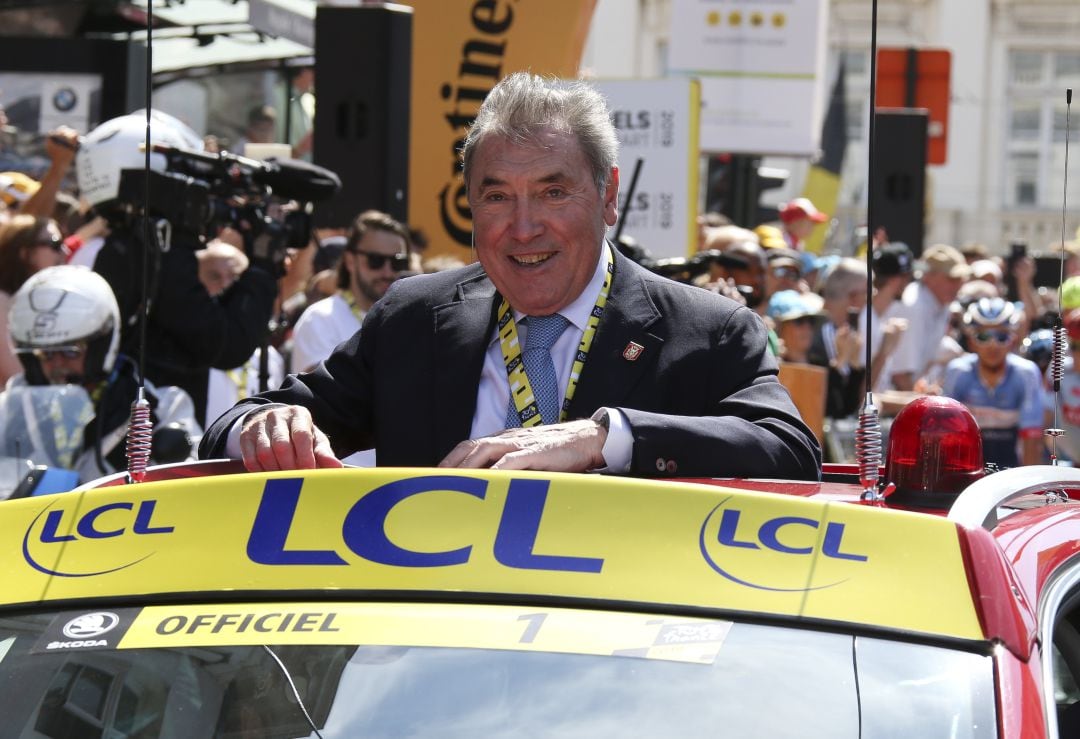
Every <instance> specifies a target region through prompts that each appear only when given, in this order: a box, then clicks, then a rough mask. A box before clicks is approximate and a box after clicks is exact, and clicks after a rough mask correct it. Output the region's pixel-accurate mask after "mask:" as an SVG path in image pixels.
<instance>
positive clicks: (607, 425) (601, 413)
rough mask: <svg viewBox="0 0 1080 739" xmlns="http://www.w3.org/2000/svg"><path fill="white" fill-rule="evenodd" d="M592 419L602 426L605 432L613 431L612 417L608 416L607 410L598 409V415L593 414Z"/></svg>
mask: <svg viewBox="0 0 1080 739" xmlns="http://www.w3.org/2000/svg"><path fill="white" fill-rule="evenodd" d="M590 419H591V420H593V421H596V422H597V423H598V424H600V427H601V428H603V429H604V431H611V416H609V415H608V409H607V408H597V409H596V413H594V414H592V416H590Z"/></svg>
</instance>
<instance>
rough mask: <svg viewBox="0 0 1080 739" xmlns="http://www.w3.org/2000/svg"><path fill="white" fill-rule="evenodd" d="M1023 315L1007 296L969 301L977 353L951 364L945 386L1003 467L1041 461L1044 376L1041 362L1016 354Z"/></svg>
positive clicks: (967, 322) (967, 327)
mask: <svg viewBox="0 0 1080 739" xmlns="http://www.w3.org/2000/svg"><path fill="white" fill-rule="evenodd" d="M1020 319H1021V312H1020V310H1019V309H1018V308H1017V307H1016V306H1015V305H1014V304H1013V303H1010V302H1008V301H1006V300H1004V299H1002V298H980V299H979V300H977V301H975V302H974V303H972V304H971V305H969V306H968V308H967V311H965V313H964V333H965V334H966V336H967V339H968V345H969V346H970V347H971V349H972V350H973V351H972V352H971V353H969V354H965V355H964V356H962V357H957V358H956V359H954V360H952V361H951V362H949V365H948V366H947V367H946V368H945V381H944V383H943V386H942V395H946V396H948V397H950V398H955V399H957V400H959V401H960V402H961V403H963V404H964V405H966V406H967V407H968V408H969V409H970V410H971V412H972V414H973V415H974V416H975V420H976V421H977V422H978V424H979V431H980V433H981V435H982V443H983V458H984V459H985V460H986V461H987V462H990V463H993V464H996V465H998V466H999V467H1016V466H1017V465H1020V464H1025V465H1027V464H1040V463H1041V462H1042V443H1043V442H1042V423H1043V407H1042V378H1041V376H1040V373H1039V367H1038V365H1036V364H1035V363H1034V362H1032V361H1030V360H1027V359H1024V358H1023V357H1020V356H1019V355H1017V354H1014V353H1013V352H1012V350H1013V349H1014V348H1015V347H1016V345H1017V327H1018V325H1019V323H1020ZM1018 448H1019V453H1018Z"/></svg>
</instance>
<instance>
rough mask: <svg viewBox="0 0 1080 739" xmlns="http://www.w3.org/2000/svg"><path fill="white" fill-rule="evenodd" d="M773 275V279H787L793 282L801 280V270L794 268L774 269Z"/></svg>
mask: <svg viewBox="0 0 1080 739" xmlns="http://www.w3.org/2000/svg"><path fill="white" fill-rule="evenodd" d="M772 273H773V277H775V278H777V279H778V280H782V279H784V278H785V277H786V278H788V279H792V280H797V279H799V270H797V269H794V268H792V267H774V268H773V271H772Z"/></svg>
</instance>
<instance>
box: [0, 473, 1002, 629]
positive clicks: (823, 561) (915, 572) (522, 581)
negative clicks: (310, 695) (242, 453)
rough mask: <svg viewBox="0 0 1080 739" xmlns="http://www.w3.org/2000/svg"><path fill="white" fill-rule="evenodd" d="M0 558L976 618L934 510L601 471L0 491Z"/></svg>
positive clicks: (142, 591) (22, 598) (74, 585)
mask: <svg viewBox="0 0 1080 739" xmlns="http://www.w3.org/2000/svg"><path fill="white" fill-rule="evenodd" d="M0 567H2V571H3V572H4V587H3V588H0V605H3V604H9V605H14V604H32V603H36V602H42V601H60V600H67V599H86V598H106V599H107V598H120V597H128V596H133V597H135V598H136V600H137V601H138V600H140V599H141V600H142V602H144V603H145V602H146V600H147V599H149V602H151V603H152V602H154V601H153V598H155V597H158V596H160V595H162V594H182V593H183V594H194V593H211V592H217V593H221V592H229V593H232V594H234V595H230V596H229V597H230V598H233V599H240V598H242V594H244V593H248V594H255V593H258V594H260V596H265V595H267V594H269V593H290V592H294V593H295V592H303V593H307V594H312V593H320V592H326V593H332V594H334V598H335V599H337V598H338V597H343V598H347V597H356V598H364V597H367V598H370V597H373V596H375V597H385V596H386V595H387V594H393V593H418V592H419V593H423V592H439V593H448V592H449V593H451V594H454V593H459V592H465V593H469V592H471V593H484V594H495V595H496V596H498V595H499V594H502V595H506V596H513V597H514V598H515V602H521V598H523V597H528V596H535V597H538V598H540V599H546V598H549V597H556V598H570V599H584V600H602V601H619V602H637V603H647V604H660V605H671V606H676V607H677V606H700V607H705V608H717V609H725V610H730V611H740V612H748V613H764V614H774V615H780V616H790V617H798V618H813V619H828V620H831V621H839V622H849V623H856V624H867V625H872V626H878V627H883V628H896V629H904V630H908V631H912V632H923V633H927V634H939V635H943V636H955V637H962V638H970V639H978V638H981V637H982V630H981V628H980V626H979V622H978V618H977V614H976V612H975V607H974V605H973V602H972V597H971V590H970V587H969V585H968V581H967V577H966V575H965V570H964V565H963V557H962V554H961V551H960V543H959V537H958V533H957V529H956V526H955V524H953V523H951V522H949V521H947V520H945V519H942V518H939V517H935V516H929V515H922V514H916V513H908V512H904V511H888V510H881V509H877V508H872V507H863V506H857V505H851V504H846V503H825V502H820V501H816V500H806V499H803V498H799V497H795V496H786V495H775V494H768V493H753V492H745V491H735V490H726V489H724V488H721V487H714V486H708V485H695V484H691V483H674V482H653V481H646V480H633V479H623V478H615V477H607V476H600V475H571V474H543V473H530V472H515V473H509V472H497V471H489V470H482V471H481V470H476V471H458V470H455V471H444V470H436V469H431V470H427V469H392V468H376V469H341V470H317V471H313V472H306V473H299V472H285V473H270V474H243V475H227V476H219V477H210V478H197V479H189V480H177V481H169V482H155V483H144V484H141V485H128V486H124V487H115V488H106V489H100V490H91V491H86V492H74V493H68V494H63V495H54V496H45V497H41V498H30V499H24V500H16V501H7V502H4V503H0ZM308 597H311V596H310V595H309V596H308ZM314 597H316V598H317V597H318V596H317V595H316V596H314Z"/></svg>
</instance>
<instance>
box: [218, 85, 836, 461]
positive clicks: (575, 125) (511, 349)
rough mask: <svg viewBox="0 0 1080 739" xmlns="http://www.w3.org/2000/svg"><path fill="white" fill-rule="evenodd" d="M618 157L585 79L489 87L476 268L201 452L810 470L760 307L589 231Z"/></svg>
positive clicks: (237, 412) (477, 176) (478, 164)
mask: <svg viewBox="0 0 1080 739" xmlns="http://www.w3.org/2000/svg"><path fill="white" fill-rule="evenodd" d="M617 148H618V144H617V139H616V137H615V131H614V129H613V127H612V125H611V122H610V118H609V115H608V111H607V107H606V105H605V104H604V100H603V98H602V97H601V96H600V95H599V94H598V93H596V92H595V91H594V90H592V89H591V88H589V87H588V86H587V85H584V84H577V85H573V86H571V87H569V88H563V87H561V86H560V85H558V84H557V83H554V82H551V81H548V80H544V79H542V78H540V77H536V76H533V75H529V74H524V73H518V74H514V75H511V76H509V77H507V78H506V79H504V80H503V81H502V82H500V83H499V84H498V85H497V86H496V87H495V88H494V89H493V90H492V91H491V93H490V94H489V95H488V97H487V99H486V100H485V102H484V104H483V106H482V107H481V110H480V112H479V113H478V115H477V118H476V122H475V124H474V125H473V127H472V128H471V129H470V131H469V134H468V137H467V138H466V142H465V147H464V150H463V160H464V170H463V173H464V177H465V184H466V188H467V192H468V199H469V204H470V206H471V207H472V213H473V228H474V242H475V247H476V254H477V256H478V258H479V264H474V265H471V266H468V267H465V268H463V269H459V270H451V271H446V272H440V273H437V274H432V275H420V276H416V277H412V278H409V279H407V280H401V281H399V282H397V283H395V284H394V286H393V287H392V288H391V289H390V291H389V292H387V294H386V295H385V296H384V297H383V299H382V300H380V301H379V302H378V303H377V304H376V305H375V306H374V308H372V310H371V312H370V313H369V314H368V316H367V318H366V320H365V322H364V328H363V330H362V331H360V332H359V334H357V335H356V336H354V337H353V338H352V339H350V340H349V342H347V343H346V344H344V345H343V346H341V347H339V348H338V349H337V350H335V352H334V353H333V354H332V355H331V356H330V357H329V358H328V359H327V360H326V361H325V362H324V363H323V364H322V365H320V366H319V367H318V368H317V369H316V370H315V371H314V372H312V373H309V374H305V375H300V376H299V377H293V378H290V379H289V380H286V383H285V385H284V387H283V388H282V390H280V391H278V392H271V393H266V394H265V395H264V396H262V397H259V398H251V399H248V400H246V401H244V402H243V403H241V404H240V405H238V406H237V407H236V408H234V409H232V410H231V411H229V412H228V413H226V414H225V415H224V416H223V417H222V418H221V419H219V420H218V421H217V422H216V423H215V424H214V426H213V428H212V430H211V432H210V435H209V438H208V439H207V441H206V443H205V444H204V445H203V448H202V450H201V451H202V453H203V455H204V456H217V455H221V454H223V453H225V452H226V450H229V452H230V453H233V454H239V455H240V456H241V457H242V458H243V460H244V462H245V463H246V465H247V466H248V468H249V469H255V470H273V469H288V468H296V467H301V468H310V467H316V466H323V467H326V466H337V465H338V464H340V463H339V462H338V460H337V458H336V456H335V455H342V454H347V453H349V452H352V451H354V450H356V449H362V448H364V447H365V446H367V445H370V443H371V442H374V444H375V448H376V453H377V459H378V463H379V464H380V465H433V464H436V463H440V464H442V465H443V466H447V467H492V468H499V469H541V470H551V471H586V470H607V471H611V472H627V473H630V474H636V475H651V476H665V477H671V476H679V475H685V476H698V475H717V476H720V475H733V476H769V477H789V478H803V479H815V478H817V477H818V476H819V474H820V473H819V461H820V450H819V448H818V445H817V442H816V441H815V439H814V435H813V433H812V432H811V431H810V430H809V429H808V428H807V427H806V425H805V424H804V423H803V422H802V420H801V419H800V418H799V415H798V412H797V411H796V409H795V406H794V404H793V403H792V402H791V399H790V398H789V397H788V395H787V393H786V392H785V390H784V389H783V387H782V386H781V385H780V384H779V382H778V381H777V379H776V372H777V366H776V362H775V360H774V359H773V358H772V357H771V356H769V354H768V353H767V351H766V348H765V327H764V325H763V324H762V322H761V320H760V318H759V317H758V316H756V315H755V314H754V313H753V312H752V311H750V310H749V309H747V308H746V307H744V306H741V305H738V304H737V303H735V302H733V301H731V300H728V299H726V298H723V297H721V296H719V295H716V294H714V293H711V292H709V291H706V290H701V289H699V288H695V287H692V286H687V285H683V284H679V283H676V282H673V281H671V280H667V279H664V278H662V277H658V276H656V275H653V274H651V273H649V272H647V271H645V270H644V269H641V268H639V267H638V266H637V265H635V264H633V263H632V262H631V261H629V260H628V259H626V258H624V257H622V256H621V255H620V254H618V253H616V252H615V250H613V249H612V248H611V247H610V245H608V244H607V243H606V242H605V240H604V234H605V231H606V229H607V227H608V226H611V225H613V224H614V223H615V221H616V202H617V196H618V187H619V171H618V168H617V167H616V165H615V162H616V154H617ZM241 419H242V420H241Z"/></svg>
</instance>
